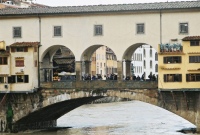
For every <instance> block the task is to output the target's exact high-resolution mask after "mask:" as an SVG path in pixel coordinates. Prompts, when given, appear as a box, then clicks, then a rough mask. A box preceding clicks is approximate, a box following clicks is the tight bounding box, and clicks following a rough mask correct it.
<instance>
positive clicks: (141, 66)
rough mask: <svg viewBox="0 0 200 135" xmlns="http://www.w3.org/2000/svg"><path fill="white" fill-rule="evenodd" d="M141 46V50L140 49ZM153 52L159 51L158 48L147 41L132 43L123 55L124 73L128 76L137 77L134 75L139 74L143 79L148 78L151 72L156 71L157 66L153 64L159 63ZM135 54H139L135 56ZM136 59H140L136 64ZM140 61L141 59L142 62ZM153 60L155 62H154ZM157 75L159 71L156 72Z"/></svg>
mask: <svg viewBox="0 0 200 135" xmlns="http://www.w3.org/2000/svg"><path fill="white" fill-rule="evenodd" d="M139 47H141V50H140V51H139V50H138V48H139ZM147 48H148V49H147ZM152 50H153V51H152ZM153 53H157V48H155V46H152V45H150V44H147V43H145V42H138V43H135V44H132V45H130V46H129V47H128V48H127V49H126V50H125V51H124V53H123V56H122V60H123V75H124V76H125V77H126V78H127V77H128V78H129V77H132V78H135V77H133V76H136V77H137V76H139V77H140V78H141V77H142V78H143V79H148V75H149V74H151V73H153V74H154V73H155V66H153V65H156V64H157V62H156V56H155V55H154V54H153ZM134 54H135V55H137V56H134ZM138 55H139V56H138ZM147 55H148V56H147ZM150 59H151V60H150ZM134 61H138V62H137V63H136V64H135V62H134ZM139 61H141V63H139ZM152 61H154V62H153V63H152ZM146 63H147V64H146ZM147 69H149V70H147ZM135 72H136V74H135ZM153 74H152V75H153ZM155 75H157V73H155Z"/></svg>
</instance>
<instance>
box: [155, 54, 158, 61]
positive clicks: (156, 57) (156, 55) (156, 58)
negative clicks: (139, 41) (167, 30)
mask: <svg viewBox="0 0 200 135" xmlns="http://www.w3.org/2000/svg"><path fill="white" fill-rule="evenodd" d="M155 61H158V53H157V52H156V53H155Z"/></svg>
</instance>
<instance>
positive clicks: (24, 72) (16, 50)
mask: <svg viewBox="0 0 200 135" xmlns="http://www.w3.org/2000/svg"><path fill="white" fill-rule="evenodd" d="M38 46H39V42H15V43H13V44H11V45H9V46H6V45H5V42H0V90H1V92H2V93H4V92H5V93H7V92H10V93H12V92H18V93H20V92H22V93H23V92H26V93H27V92H33V91H35V90H37V88H38Z"/></svg>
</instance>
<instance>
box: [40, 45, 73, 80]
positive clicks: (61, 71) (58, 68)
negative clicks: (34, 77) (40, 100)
mask: <svg viewBox="0 0 200 135" xmlns="http://www.w3.org/2000/svg"><path fill="white" fill-rule="evenodd" d="M41 60H42V61H41V63H40V81H41V82H49V81H65V80H75V78H76V77H75V56H74V54H73V52H72V51H71V50H70V49H69V48H67V47H65V46H63V45H54V46H51V47H49V48H47V49H46V50H45V51H44V53H43V54H42V58H41Z"/></svg>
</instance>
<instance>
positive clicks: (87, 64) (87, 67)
mask: <svg viewBox="0 0 200 135" xmlns="http://www.w3.org/2000/svg"><path fill="white" fill-rule="evenodd" d="M84 62H85V73H86V74H90V75H91V61H90V60H86V61H84Z"/></svg>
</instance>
